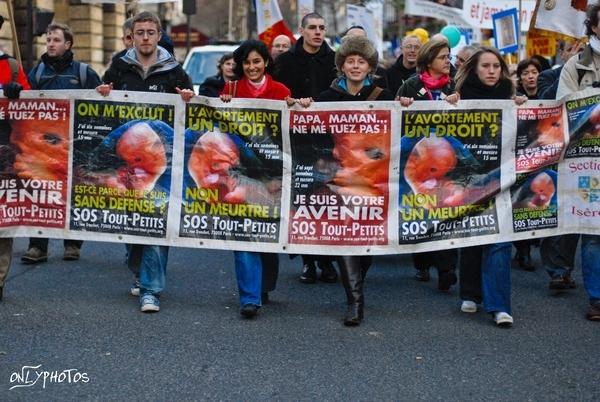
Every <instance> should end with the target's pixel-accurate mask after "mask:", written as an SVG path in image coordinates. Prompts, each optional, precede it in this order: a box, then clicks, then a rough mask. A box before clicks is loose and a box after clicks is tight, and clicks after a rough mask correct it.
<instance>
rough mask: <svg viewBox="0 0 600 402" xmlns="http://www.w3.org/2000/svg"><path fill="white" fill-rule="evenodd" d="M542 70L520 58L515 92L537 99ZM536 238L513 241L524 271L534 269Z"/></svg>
mask: <svg viewBox="0 0 600 402" xmlns="http://www.w3.org/2000/svg"><path fill="white" fill-rule="evenodd" d="M541 72H542V66H541V64H540V62H539V61H538V60H537V59H535V58H533V57H531V58H529V59H525V60H521V61H520V62H519V64H518V65H517V93H519V94H523V95H526V96H527V98H528V99H538V82H537V81H538V76H539V75H540V73H541ZM537 243H538V241H537V240H519V241H515V242H513V244H514V246H515V248H516V249H517V255H516V256H515V259H516V260H517V263H518V264H519V267H520V268H521V269H523V270H525V271H535V265H533V261H532V260H531V245H532V244H537Z"/></svg>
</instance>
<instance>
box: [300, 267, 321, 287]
mask: <svg viewBox="0 0 600 402" xmlns="http://www.w3.org/2000/svg"><path fill="white" fill-rule="evenodd" d="M300 282H302V283H316V282H317V268H315V265H314V264H304V266H303V267H302V274H300Z"/></svg>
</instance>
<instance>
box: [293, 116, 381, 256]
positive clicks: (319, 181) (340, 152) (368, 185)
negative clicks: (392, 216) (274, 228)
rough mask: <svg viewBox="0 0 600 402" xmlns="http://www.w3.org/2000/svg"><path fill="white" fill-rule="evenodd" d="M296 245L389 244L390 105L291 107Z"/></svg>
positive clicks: (294, 240)
mask: <svg viewBox="0 0 600 402" xmlns="http://www.w3.org/2000/svg"><path fill="white" fill-rule="evenodd" d="M290 142H291V153H292V177H291V181H292V186H291V204H290V212H289V219H290V227H289V242H290V243H291V244H315V245H326V244H338V245H368V244H376V245H384V244H387V243H388V228H387V215H388V214H387V211H388V205H389V188H388V182H389V174H388V172H389V167H390V143H391V113H390V111H389V110H328V111H292V112H290Z"/></svg>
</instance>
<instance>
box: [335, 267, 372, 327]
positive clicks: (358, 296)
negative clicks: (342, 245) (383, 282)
mask: <svg viewBox="0 0 600 402" xmlns="http://www.w3.org/2000/svg"><path fill="white" fill-rule="evenodd" d="M338 265H339V267H340V278H341V280H342V285H344V290H345V291H346V300H347V303H348V311H347V312H346V316H345V317H344V325H347V326H356V325H359V324H360V322H361V321H362V319H363V310H364V294H363V284H364V280H365V275H366V274H367V270H368V269H369V266H370V265H371V257H357V256H341V257H338Z"/></svg>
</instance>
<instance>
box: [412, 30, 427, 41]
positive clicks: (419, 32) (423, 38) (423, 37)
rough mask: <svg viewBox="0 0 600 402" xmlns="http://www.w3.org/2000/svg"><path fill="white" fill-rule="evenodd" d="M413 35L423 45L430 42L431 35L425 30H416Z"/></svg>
mask: <svg viewBox="0 0 600 402" xmlns="http://www.w3.org/2000/svg"><path fill="white" fill-rule="evenodd" d="M412 35H415V36H416V37H417V38H419V40H420V41H421V43H427V42H429V33H428V32H427V31H426V30H425V29H423V28H416V29H415V30H414V31H412Z"/></svg>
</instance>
